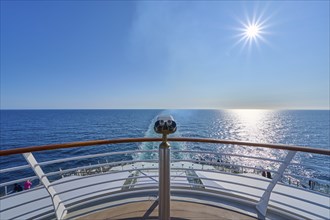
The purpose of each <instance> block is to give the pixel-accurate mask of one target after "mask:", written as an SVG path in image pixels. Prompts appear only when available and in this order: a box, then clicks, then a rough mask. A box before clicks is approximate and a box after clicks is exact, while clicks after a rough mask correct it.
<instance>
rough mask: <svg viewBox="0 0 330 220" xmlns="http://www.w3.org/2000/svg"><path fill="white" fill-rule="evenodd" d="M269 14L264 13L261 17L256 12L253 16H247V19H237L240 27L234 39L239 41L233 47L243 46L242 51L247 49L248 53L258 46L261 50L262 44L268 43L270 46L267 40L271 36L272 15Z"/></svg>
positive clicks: (236, 28) (237, 28)
mask: <svg viewBox="0 0 330 220" xmlns="http://www.w3.org/2000/svg"><path fill="white" fill-rule="evenodd" d="M265 14H267V13H266V12H265V11H262V12H261V13H260V14H259V15H258V14H257V12H254V13H253V14H252V16H248V15H246V17H245V19H244V20H242V19H237V20H238V22H239V24H240V27H235V28H234V29H235V30H236V31H237V34H236V35H235V36H234V38H236V39H237V41H236V43H235V44H234V45H233V47H236V46H238V45H241V46H242V47H241V51H243V50H244V49H245V48H247V49H248V52H251V51H252V48H253V47H254V46H256V47H257V48H258V49H259V50H260V46H261V43H266V44H268V45H270V43H269V42H268V40H266V37H267V35H269V34H270V30H269V27H270V26H271V24H270V23H269V21H270V19H271V17H272V15H271V14H269V15H268V16H265Z"/></svg>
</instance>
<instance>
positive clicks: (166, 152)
mask: <svg viewBox="0 0 330 220" xmlns="http://www.w3.org/2000/svg"><path fill="white" fill-rule="evenodd" d="M170 173H171V166H170V145H169V144H168V143H167V135H166V134H164V135H163V142H162V143H161V144H160V145H159V195H158V204H159V205H158V207H159V211H158V219H160V220H169V219H170V216H171V215H170V201H171V193H170V188H171V181H170Z"/></svg>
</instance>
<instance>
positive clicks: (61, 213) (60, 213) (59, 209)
mask: <svg viewBox="0 0 330 220" xmlns="http://www.w3.org/2000/svg"><path fill="white" fill-rule="evenodd" d="M23 156H24V158H25V159H26V161H27V162H28V163H29V164H30V166H31V168H32V170H33V171H34V173H35V174H36V175H37V176H38V177H39V179H40V182H42V184H43V185H44V186H45V188H46V190H47V192H48V193H49V195H50V196H51V198H52V202H53V205H54V210H55V214H56V217H57V219H62V218H64V217H65V215H66V214H67V210H66V208H65V206H64V204H63V203H62V201H61V199H60V197H59V196H58V195H56V194H57V193H56V191H55V189H54V188H53V187H52V186H49V185H50V182H49V180H48V179H47V177H46V176H45V174H44V172H43V170H42V169H41V167H40V165H39V164H38V162H37V161H36V159H35V158H34V156H33V154H32V153H24V154H23Z"/></svg>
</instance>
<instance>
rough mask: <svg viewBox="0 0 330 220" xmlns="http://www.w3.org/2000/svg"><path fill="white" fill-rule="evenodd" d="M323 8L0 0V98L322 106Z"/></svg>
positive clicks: (121, 104)
mask: <svg viewBox="0 0 330 220" xmlns="http://www.w3.org/2000/svg"><path fill="white" fill-rule="evenodd" d="M328 9H329V2H328V1H319V2H317V1H301V2H297V1H289V2H286V1H279V2H270V1H267V2H252V1H248V2H239V1H235V2H229V1H210V2H206V1H203V2H202V1H201V2H198V1H193V2H188V1H182V2H174V1H169V2H165V1H162V2H152V1H145V2H142V1H139V2H138V1H1V96H0V97H1V108H2V109H44V108H45V109H58V108H69V109H73V108H91V109H96V108H174V109H175V108H219V109H228V108H230V109H231V108H266V109H329V10H328ZM248 21H250V23H251V22H253V21H258V23H257V24H258V25H259V26H258V27H259V33H258V35H259V37H258V36H257V37H256V40H251V42H250V41H247V43H246V44H244V40H242V41H240V39H241V38H242V37H244V36H245V34H244V33H245V32H246V31H245V30H244V24H247V23H248Z"/></svg>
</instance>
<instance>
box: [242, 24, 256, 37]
mask: <svg viewBox="0 0 330 220" xmlns="http://www.w3.org/2000/svg"><path fill="white" fill-rule="evenodd" d="M259 34H260V28H259V26H258V25H257V24H252V25H249V26H247V27H246V28H245V36H246V37H247V38H249V39H251V38H257V37H259Z"/></svg>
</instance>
